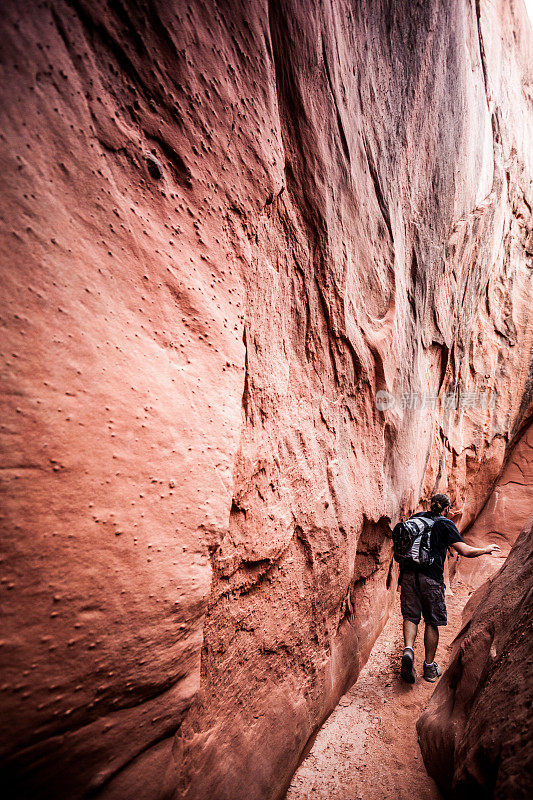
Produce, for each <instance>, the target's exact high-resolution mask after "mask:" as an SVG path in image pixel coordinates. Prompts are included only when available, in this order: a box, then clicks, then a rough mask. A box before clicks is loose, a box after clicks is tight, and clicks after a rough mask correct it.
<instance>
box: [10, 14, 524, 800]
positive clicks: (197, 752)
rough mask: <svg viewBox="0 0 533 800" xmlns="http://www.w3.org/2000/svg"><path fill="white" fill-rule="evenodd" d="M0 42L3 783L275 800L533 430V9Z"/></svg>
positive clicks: (92, 18)
mask: <svg viewBox="0 0 533 800" xmlns="http://www.w3.org/2000/svg"><path fill="white" fill-rule="evenodd" d="M1 25H2V39H1V41H2V44H1V65H2V70H1V98H0V109H1V111H0V113H1V117H2V121H1V135H0V143H1V152H0V166H1V174H2V177H3V184H4V188H3V191H2V194H1V197H0V219H1V222H2V236H1V244H0V247H1V257H2V271H1V287H2V291H1V299H0V303H1V311H0V319H1V325H2V328H1V329H2V367H1V374H2V390H1V401H2V413H1V424H0V435H1V441H2V463H1V467H2V469H1V480H2V489H3V495H2V497H3V499H2V509H1V519H0V523H1V526H2V584H1V586H0V591H1V596H2V608H3V616H4V621H3V632H2V638H1V647H0V658H1V667H2V713H3V719H4V720H8V721H9V724H8V725H4V726H3V731H2V738H1V741H0V754H1V755H0V760H1V764H2V770H1V773H0V774H1V777H2V786H3V787H4V788H5V789H6V791H7V796H8V797H10V798H16V799H17V800H19V799H20V798H24V800H25V799H26V798H31V800H41V799H42V798H51V799H52V798H53V800H61V799H62V798H65V800H67V799H68V800H76V798H84V797H89V796H91V797H98V798H105V800H115V799H116V800H125V799H126V800H127V799H128V798H132V797H135V798H137V800H163V798H187V800H205V798H213V799H214V800H239V798H243V800H244V799H245V800H259V798H277V797H280V796H281V795H282V793H283V791H284V788H285V786H286V785H287V783H288V781H289V780H290V776H291V775H292V773H293V771H294V769H295V768H296V766H297V764H298V761H299V759H300V758H301V754H302V752H303V750H304V748H305V745H306V743H307V742H308V740H309V738H310V736H311V735H312V734H313V732H314V731H315V730H316V728H317V726H318V725H320V723H321V722H322V721H323V720H324V718H325V717H326V716H327V714H328V713H329V712H330V711H331V710H332V708H333V707H334V706H335V704H336V702H337V700H338V698H339V696H340V695H342V693H343V692H344V691H345V689H346V688H347V687H348V686H349V685H350V684H351V683H352V682H353V681H354V680H355V679H356V677H357V674H358V671H359V669H360V666H361V664H362V663H364V660H365V659H366V657H367V655H368V653H369V650H370V648H371V646H372V643H373V641H374V640H375V637H376V636H377V635H378V633H379V631H380V630H381V628H382V626H383V624H384V622H385V620H386V617H387V611H388V607H389V605H390V603H391V601H392V598H393V594H394V591H395V587H396V574H395V570H394V567H393V566H392V563H391V541H390V529H391V525H392V524H394V522H396V521H397V519H398V518H399V516H400V515H402V514H406V513H409V512H411V511H413V510H415V509H416V508H417V506H418V504H419V502H420V501H421V500H425V499H427V497H428V496H429V494H430V493H431V492H432V491H435V490H441V491H446V490H447V491H449V493H450V494H451V496H452V498H453V499H454V500H456V502H457V503H458V506H459V511H460V519H459V523H460V526H461V528H463V527H465V526H469V525H471V523H472V522H473V521H474V520H475V519H476V517H477V515H478V513H479V511H480V510H481V509H482V508H483V506H484V505H485V502H486V500H487V496H488V494H489V492H490V490H491V488H492V486H493V485H494V483H495V481H496V480H497V479H498V476H499V475H500V473H501V470H502V467H503V465H504V463H505V461H506V458H507V455H508V453H509V448H510V447H511V446H512V445H513V444H514V443H515V442H516V441H517V439H518V437H519V436H520V435H521V433H522V431H523V430H524V429H525V426H526V424H527V422H528V421H529V420H530V419H531V412H532V379H531V375H532V372H531V345H532V339H533V327H532V320H531V251H532V240H531V207H532V204H533V192H532V184H531V179H532V174H533V170H532V163H531V162H532V157H533V153H532V148H531V140H530V138H529V139H528V136H530V132H531V130H532V128H533V124H532V123H533V116H532V81H531V69H532V64H533V58H532V52H531V29H530V25H529V21H528V19H527V16H526V13H525V10H524V7H523V4H522V3H521V2H518V0H517V2H513V3H509V2H507V0H497V1H496V2H490V3H489V2H485V0H478V2H474V0H472V1H470V0H452V2H449V0H428V2H424V3H412V2H410V0H401V1H400V0H399V1H398V2H393V3H391V2H387V1H386V0H382V2H375V0H366V2H365V1H363V0H361V1H360V2H357V3H354V2H352V0H350V1H348V0H323V2H319V0H314V1H313V2H300V3H299V2H297V0H254V1H253V2H246V3H243V2H239V0H226V1H225V2H224V1H223V0H220V2H213V1H212V0H205V2H202V0H191V1H190V2H189V3H186V2H180V1H179V0H152V1H151V2H148V3H135V4H134V3H130V4H126V3H124V2H122V0H112V2H104V0H90V2H89V0H77V1H76V2H73V1H71V0H56V2H53V3H47V2H43V3H38V2H32V1H31V0H30V2H28V3H22V4H20V3H17V2H15V0H6V2H5V3H4V5H3V19H2V23H1ZM8 787H9V788H8Z"/></svg>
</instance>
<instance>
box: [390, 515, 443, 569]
mask: <svg viewBox="0 0 533 800" xmlns="http://www.w3.org/2000/svg"><path fill="white" fill-rule="evenodd" d="M435 522H436V520H435V519H433V518H432V517H429V516H427V517H410V518H409V519H407V520H405V522H398V524H397V525H395V526H394V530H393V531H392V541H393V544H394V558H395V560H396V561H397V562H398V563H399V564H400V566H401V567H402V566H407V565H408V566H410V567H415V568H420V567H429V566H431V564H433V561H434V558H433V556H432V555H431V529H432V528H433V525H434V524H435Z"/></svg>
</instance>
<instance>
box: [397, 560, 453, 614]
mask: <svg viewBox="0 0 533 800" xmlns="http://www.w3.org/2000/svg"><path fill="white" fill-rule="evenodd" d="M401 587H402V589H401V595H400V602H401V609H402V617H403V618H404V619H407V620H409V622H414V623H415V625H418V623H419V622H420V617H421V616H423V617H424V622H427V623H428V624H429V625H437V626H438V625H447V623H448V616H447V613H446V602H445V600H444V584H443V583H439V581H436V580H434V579H433V578H428V577H427V575H424V574H423V573H422V572H418V573H415V572H404V574H403V575H402V583H401Z"/></svg>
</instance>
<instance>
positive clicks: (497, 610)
mask: <svg viewBox="0 0 533 800" xmlns="http://www.w3.org/2000/svg"><path fill="white" fill-rule="evenodd" d="M532 522H533V518H531V517H530V519H529V522H528V524H527V525H526V527H525V528H524V530H523V532H522V533H521V535H520V536H519V538H518V539H517V541H516V544H515V545H514V547H513V549H512V550H511V554H510V556H509V558H508V559H507V561H506V563H505V565H504V566H503V567H502V569H501V570H500V571H499V572H498V573H497V575H495V576H494V577H493V578H492V579H490V581H488V582H487V583H486V584H485V585H484V586H482V587H481V588H480V589H478V591H477V593H476V594H475V595H474V596H473V597H472V599H471V601H470V603H469V605H468V606H467V608H466V610H465V615H466V623H465V626H464V628H463V630H462V631H461V633H460V634H459V636H458V637H457V639H456V640H455V642H454V647H455V656H454V658H453V660H452V662H451V664H450V666H449V667H448V669H447V670H446V672H445V673H444V675H443V676H442V678H441V680H440V681H439V684H438V686H437V688H436V689H435V692H434V694H433V696H432V698H431V702H430V704H429V707H428V709H427V710H426V711H425V712H424V713H423V714H422V716H421V717H420V719H419V721H418V723H417V730H418V734H419V737H420V746H421V749H422V754H423V756H424V762H425V764H426V767H427V769H428V772H429V773H430V774H431V775H432V776H433V777H434V779H435V781H436V782H437V784H438V785H439V787H440V788H441V789H442V791H443V792H444V794H445V795H446V797H453V798H454V800H466V799H467V798H471V797H475V798H480V800H481V798H495V800H522V798H523V800H526V798H528V797H531V791H532V788H533V761H532V758H531V724H530V723H531V694H532V678H531V666H532V658H531V615H532V613H533V591H532V587H533V559H532V543H533V527H532Z"/></svg>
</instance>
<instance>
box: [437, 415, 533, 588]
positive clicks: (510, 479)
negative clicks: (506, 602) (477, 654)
mask: <svg viewBox="0 0 533 800" xmlns="http://www.w3.org/2000/svg"><path fill="white" fill-rule="evenodd" d="M531 509H533V425H531V424H530V425H529V426H528V427H527V428H526V429H525V430H524V432H523V434H522V435H521V436H520V437H519V438H518V440H517V442H516V444H515V446H514V447H513V448H511V450H510V452H509V455H508V458H507V460H506V463H505V466H504V468H503V470H502V474H501V475H500V477H499V478H498V480H497V482H496V485H495V486H494V488H493V490H492V491H491V493H490V494H489V497H488V500H487V502H486V504H485V506H484V507H483V509H482V510H481V512H480V513H479V515H478V516H477V517H476V519H475V521H474V524H473V525H472V527H471V528H469V530H468V532H467V533H465V539H466V540H467V541H468V542H469V544H471V545H473V546H474V547H485V546H486V545H487V544H489V543H496V544H499V545H500V547H501V557H502V558H504V557H506V556H507V555H508V554H509V551H510V549H511V547H512V545H513V544H514V542H515V541H516V539H517V537H518V535H519V533H520V532H521V530H522V529H523V527H524V525H525V523H526V522H527V520H528V518H529V516H530V514H531ZM454 561H455V562H456V563H455V564H452V571H453V572H454V581H455V582H457V581H461V582H463V583H467V584H468V585H469V586H470V587H472V588H477V587H478V586H480V585H481V584H482V583H483V582H484V581H485V580H487V578H489V577H491V576H492V575H493V574H494V573H495V572H496V571H497V570H498V568H499V566H500V564H499V563H498V559H495V558H483V559H471V558H461V557H460V556H458V557H455V558H454Z"/></svg>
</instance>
